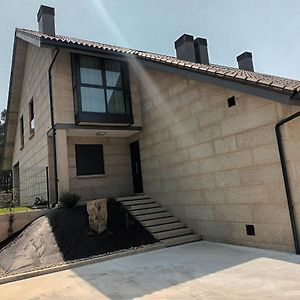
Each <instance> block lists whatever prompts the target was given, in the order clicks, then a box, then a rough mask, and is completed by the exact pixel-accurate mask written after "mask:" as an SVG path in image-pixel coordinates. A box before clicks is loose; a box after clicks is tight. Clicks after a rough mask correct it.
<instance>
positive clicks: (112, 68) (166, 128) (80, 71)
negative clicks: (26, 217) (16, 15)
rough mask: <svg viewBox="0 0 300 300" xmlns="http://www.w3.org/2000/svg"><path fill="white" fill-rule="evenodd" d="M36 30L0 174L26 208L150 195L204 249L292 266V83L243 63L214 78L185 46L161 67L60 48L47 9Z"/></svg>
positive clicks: (199, 50) (199, 53)
mask: <svg viewBox="0 0 300 300" xmlns="http://www.w3.org/2000/svg"><path fill="white" fill-rule="evenodd" d="M38 22H39V31H33V30H28V29H16V33H15V43H14V52H13V62H12V71H11V80H10V89H9V99H8V121H7V122H8V126H7V131H6V137H5V138H6V140H5V151H4V158H3V160H2V169H13V173H14V182H15V187H16V188H17V190H18V191H19V193H20V199H21V203H22V204H31V203H32V201H33V198H34V197H36V196H37V195H38V196H39V193H40V194H41V193H44V194H43V195H42V196H43V197H47V194H46V192H45V191H46V189H43V190H42V192H41V191H36V188H35V187H36V186H40V185H43V186H44V187H45V186H46V185H48V186H49V195H50V196H49V197H50V200H51V202H52V203H56V202H57V201H58V200H59V195H60V194H61V193H62V192H64V191H71V192H74V193H77V194H80V195H81V197H82V200H83V201H85V200H90V199H96V198H100V197H108V196H120V195H130V194H132V193H142V192H145V193H147V194H149V195H150V196H151V197H152V198H153V199H155V200H156V201H158V202H160V203H162V204H163V205H165V206H166V207H167V208H168V209H169V210H170V211H171V212H172V213H173V214H174V215H175V216H176V217H178V218H179V219H181V220H183V221H184V222H186V223H187V224H188V225H189V226H190V227H191V228H193V230H194V231H195V232H196V233H199V234H201V235H202V236H203V237H204V239H208V240H216V241H224V242H229V243H234V244H241V245H249V246H257V247H264V248H272V249H278V250H288V251H293V250H294V247H295V249H296V252H297V253H299V251H300V250H299V240H298V239H299V237H298V231H299V230H300V223H299V222H300V200H299V196H300V185H299V176H300V151H299V146H300V139H299V136H298V135H299V134H298V133H299V131H300V122H299V119H297V116H298V115H299V113H298V114H297V112H298V111H299V108H298V106H299V103H300V81H297V80H291V79H285V78H279V77H276V76H271V75H265V74H260V73H256V72H254V71H253V63H252V55H251V53H249V52H245V53H243V54H242V55H240V56H239V57H238V64H239V68H232V67H225V66H218V65H214V64H211V63H210V62H209V56H208V50H207V41H206V40H205V39H201V38H196V39H195V40H194V38H193V37H192V36H190V35H186V34H185V35H183V36H181V37H180V38H179V39H178V40H177V41H176V42H175V47H176V53H177V57H170V56H165V55H160V54H154V53H149V52H145V51H138V50H133V49H127V48H122V47H117V46H111V45H105V44H101V43H98V42H91V41H86V40H81V39H78V38H71V37H66V36H60V35H57V34H56V33H55V20H54V9H53V8H50V7H46V6H41V8H40V10H39V13H38ZM46 168H48V175H47V176H46V175H45V169H46ZM28 174H30V176H29V175H28ZM24 182H26V184H25V183H24ZM37 183H39V184H37Z"/></svg>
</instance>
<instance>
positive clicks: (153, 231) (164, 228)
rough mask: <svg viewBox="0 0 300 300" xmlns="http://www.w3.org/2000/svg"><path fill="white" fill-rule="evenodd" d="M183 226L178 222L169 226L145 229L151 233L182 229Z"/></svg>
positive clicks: (155, 226)
mask: <svg viewBox="0 0 300 300" xmlns="http://www.w3.org/2000/svg"><path fill="white" fill-rule="evenodd" d="M184 227H185V225H184V224H182V223H180V222H175V223H170V224H163V225H154V226H149V227H148V228H147V229H148V230H149V231H150V232H151V233H152V234H155V233H158V232H164V231H166V230H173V229H178V228H184Z"/></svg>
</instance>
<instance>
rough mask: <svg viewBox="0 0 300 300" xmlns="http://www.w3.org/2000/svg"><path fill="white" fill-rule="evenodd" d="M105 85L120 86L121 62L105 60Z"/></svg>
mask: <svg viewBox="0 0 300 300" xmlns="http://www.w3.org/2000/svg"><path fill="white" fill-rule="evenodd" d="M105 74H106V85H107V86H110V87H119V88H121V87H122V76H121V64H120V63H119V62H117V61H109V60H107V61H105Z"/></svg>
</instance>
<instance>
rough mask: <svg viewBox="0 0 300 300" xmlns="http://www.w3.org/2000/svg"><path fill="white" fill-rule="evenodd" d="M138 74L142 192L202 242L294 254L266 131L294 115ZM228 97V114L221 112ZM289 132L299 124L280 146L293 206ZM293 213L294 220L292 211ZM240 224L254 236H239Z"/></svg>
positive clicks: (273, 147)
mask: <svg viewBox="0 0 300 300" xmlns="http://www.w3.org/2000/svg"><path fill="white" fill-rule="evenodd" d="M145 72H147V75H148V76H147V78H148V79H149V81H151V90H149V87H150V85H147V82H145V78H144V80H143V82H141V83H140V85H141V105H142V114H143V134H142V135H140V145H141V158H142V169H143V174H144V189H145V192H146V193H149V194H150V195H151V197H153V198H154V199H155V200H157V201H159V202H161V203H162V204H163V205H165V206H166V207H167V208H168V209H170V210H171V211H172V213H173V214H174V215H175V216H177V217H179V218H180V219H182V220H183V221H185V222H186V223H187V224H188V225H189V226H191V227H192V228H193V229H194V230H195V231H196V232H197V233H198V234H200V235H202V236H203V237H204V239H207V240H214V241H223V242H229V243H234V244H241V245H252V246H256V247H263V248H272V249H279V250H287V251H294V245H293V239H292V231H291V226H290V221H289V215H288V208H287V204H286V197H285V193H284V184H283V178H282V174H281V169H280V161H279V155H278V150H277V143H276V137H275V130H274V127H275V124H276V122H277V121H278V120H280V119H282V118H283V117H284V116H286V115H289V114H290V113H291V112H292V111H293V110H296V108H295V107H292V106H291V107H290V108H289V109H287V106H286V105H283V104H279V103H277V102H273V101H270V100H267V99H263V98H258V97H255V96H251V95H247V94H243V93H240V92H237V91H234V90H229V89H225V88H220V87H218V86H215V85H209V84H206V83H202V82H200V81H199V82H196V81H192V80H186V79H185V78H181V77H179V76H176V75H171V74H167V73H165V74H163V73H161V72H159V71H156V70H152V69H147V70H146V71H145ZM153 86H155V88H153ZM231 96H235V99H236V106H232V107H230V108H229V107H228V104H227V99H228V98H229V97H231ZM295 122H296V121H295ZM297 130H298V133H299V132H300V122H299V121H298V125H295V124H293V125H292V127H291V129H289V128H286V130H285V132H284V133H285V134H284V139H285V141H287V149H288V151H289V155H288V160H289V171H290V173H291V176H292V178H293V180H294V185H293V188H294V189H293V193H294V199H295V201H297V202H298V200H297V199H299V196H300V189H299V188H298V184H297V179H298V176H299V175H300V172H297V171H296V169H297V167H298V166H299V165H300V164H297V160H298V159H299V157H300V156H299V155H293V154H292V152H293V151H294V152H295V148H294V146H295V145H297V144H299V143H300V139H299V141H298V137H297V134H294V132H297ZM291 136H293V140H291ZM292 142H293V143H292ZM290 145H291V146H290ZM299 149H300V148H299ZM299 161H300V159H299ZM299 169H300V168H299V167H298V169H297V170H299ZM298 174H299V175H298ZM297 196H298V197H297ZM296 207H297V213H298V215H299V217H300V203H299V204H298V203H296ZM246 224H253V225H254V227H255V232H256V235H255V236H249V235H247V233H246ZM299 230H300V222H299Z"/></svg>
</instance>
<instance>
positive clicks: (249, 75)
mask: <svg viewBox="0 0 300 300" xmlns="http://www.w3.org/2000/svg"><path fill="white" fill-rule="evenodd" d="M16 33H17V34H18V33H21V34H23V35H25V36H27V37H29V38H33V39H36V40H37V41H38V42H40V43H41V45H43V44H44V45H49V44H55V43H56V44H58V45H61V46H63V45H65V46H68V47H74V46H76V45H77V46H82V47H85V48H87V49H91V48H92V49H99V50H103V51H109V52H113V53H117V54H121V55H126V56H133V57H136V58H140V59H143V60H148V61H153V62H158V63H161V64H165V65H171V66H175V67H178V68H181V69H186V70H190V71H194V72H198V73H202V74H206V75H210V76H213V77H218V78H223V79H228V80H234V81H238V82H242V83H246V84H249V85H255V86H258V87H262V88H267V89H270V90H274V91H276V92H281V93H284V94H288V95H294V94H297V93H298V92H300V81H299V80H294V79H288V78H283V77H278V76H272V75H268V74H262V73H258V72H251V71H245V70H240V69H237V68H233V67H227V66H220V65H215V64H209V65H204V64H199V63H192V62H189V61H185V60H180V59H177V58H176V57H173V56H167V55H162V54H156V53H152V52H146V51H140V50H135V49H129V48H124V47H118V46H112V45H107V44H102V43H99V42H93V41H88V40H83V39H78V38H72V37H68V36H61V35H56V36H50V35H47V34H43V33H41V32H38V31H33V30H28V29H17V30H16Z"/></svg>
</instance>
